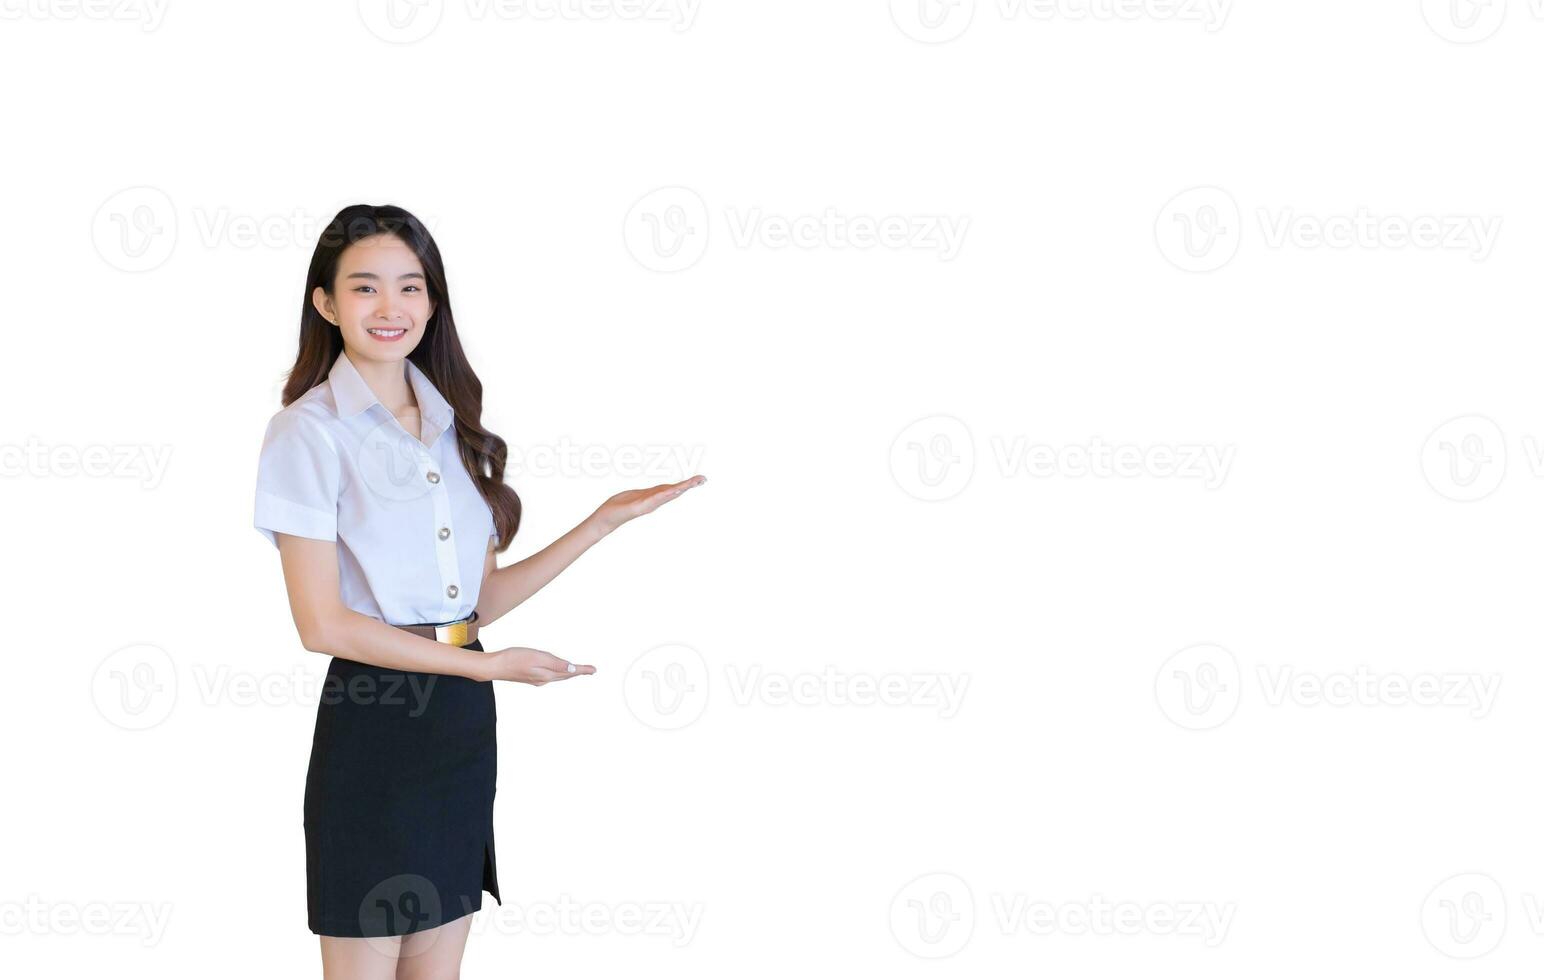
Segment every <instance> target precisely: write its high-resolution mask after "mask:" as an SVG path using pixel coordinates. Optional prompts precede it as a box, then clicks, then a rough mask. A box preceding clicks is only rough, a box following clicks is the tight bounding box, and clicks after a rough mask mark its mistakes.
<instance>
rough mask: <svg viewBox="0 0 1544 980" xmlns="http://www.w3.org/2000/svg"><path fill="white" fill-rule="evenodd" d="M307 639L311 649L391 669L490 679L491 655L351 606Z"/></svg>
mask: <svg viewBox="0 0 1544 980" xmlns="http://www.w3.org/2000/svg"><path fill="white" fill-rule="evenodd" d="M479 625H481V624H480V623H479ZM307 639H308V640H309V642H308V643H306V649H308V650H312V651H315V652H316V653H330V654H332V655H333V656H335V657H342V658H343V659H345V660H354V661H357V662H359V663H362V664H373V665H375V666H377V667H385V668H387V669H389V670H409V671H421V672H423V673H429V674H454V675H457V676H460V677H470V678H471V679H473V680H477V681H485V680H488V679H489V676H488V670H489V664H488V654H486V653H482V652H479V651H477V650H465V649H462V648H461V647H458V646H452V645H451V644H449V643H441V642H440V641H439V640H431V639H429V638H428V637H426V636H419V635H417V634H416V633H409V632H408V631H407V630H403V629H398V628H397V627H395V626H392V625H390V624H388V623H383V622H381V621H380V620H378V619H375V618H373V617H371V616H366V615H363V614H362V613H357V612H355V611H354V610H352V609H341V610H339V611H337V612H335V613H333V614H332V615H331V616H329V617H328V621H327V623H326V624H325V625H323V626H322V627H321V628H320V629H319V630H318V635H314V636H311V637H307Z"/></svg>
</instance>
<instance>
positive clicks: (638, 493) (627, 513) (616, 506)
mask: <svg viewBox="0 0 1544 980" xmlns="http://www.w3.org/2000/svg"><path fill="white" fill-rule="evenodd" d="M707 482H708V478H707V477H705V476H703V475H702V474H700V473H699V474H697V475H696V476H690V477H687V478H686V479H684V480H682V481H681V482H680V483H661V484H660V485H659V486H657V487H649V488H648V489H645V490H623V491H622V492H621V493H619V494H617V495H616V496H614V497H612V498H611V499H609V500H607V501H606V502H605V503H603V504H601V505H600V507H599V508H597V509H596V511H595V519H596V520H597V521H599V522H600V524H601V526H602V527H604V528H605V529H606V530H607V531H614V530H616V529H617V528H619V527H621V526H622V525H623V524H626V523H627V522H628V521H630V520H632V519H633V518H635V517H642V516H643V515H644V514H647V513H649V512H650V511H652V510H654V509H655V508H657V507H658V506H659V505H660V504H663V503H664V502H665V501H667V500H674V499H675V498H677V497H679V496H680V495H681V494H683V493H685V492H686V491H688V490H690V489H691V488H692V487H700V486H702V485H703V484H704V483H707Z"/></svg>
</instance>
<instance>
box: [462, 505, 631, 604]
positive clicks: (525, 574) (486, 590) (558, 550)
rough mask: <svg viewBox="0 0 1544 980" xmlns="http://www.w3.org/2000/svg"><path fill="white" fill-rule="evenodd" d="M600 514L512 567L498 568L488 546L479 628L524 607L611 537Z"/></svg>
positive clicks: (480, 594) (585, 520) (478, 600)
mask: <svg viewBox="0 0 1544 980" xmlns="http://www.w3.org/2000/svg"><path fill="white" fill-rule="evenodd" d="M598 513H599V512H597V513H596V514H591V515H590V516H589V517H586V518H585V519H584V520H583V521H581V522H580V523H579V524H578V525H577V526H576V527H574V528H573V529H572V530H570V531H569V532H568V533H567V534H564V535H563V536H562V537H561V538H558V539H557V540H556V541H554V542H552V543H551V544H549V545H547V547H545V548H543V549H542V550H540V551H538V552H537V553H536V554H534V555H531V556H530V557H529V558H522V559H521V560H520V561H517V562H515V563H514V564H511V565H505V566H504V567H503V568H499V567H498V562H497V561H496V560H495V558H494V553H493V546H492V545H491V544H490V545H489V546H488V559H487V566H489V567H488V568H486V569H485V571H486V574H485V575H484V576H483V585H482V592H480V593H479V594H478V597H477V627H478V629H481V628H482V627H484V626H487V625H488V624H489V623H491V622H493V621H494V620H496V619H498V618H499V617H500V616H502V615H504V614H505V613H507V612H509V611H510V610H511V609H513V608H515V607H516V606H518V605H520V603H522V602H524V601H525V600H527V599H529V598H530V597H531V596H533V595H535V594H536V593H537V592H540V591H541V589H542V587H543V586H545V585H546V584H547V583H548V582H551V581H552V580H553V579H555V578H557V577H558V573H559V572H561V571H562V570H563V569H565V568H567V567H568V566H569V565H572V564H573V563H574V559H575V558H578V557H579V556H580V555H582V554H584V553H585V552H586V551H588V550H589V549H590V546H591V545H593V544H594V543H595V542H597V541H599V540H600V539H601V538H604V537H605V536H606V535H607V534H608V533H610V532H608V531H607V530H606V528H605V527H604V526H603V525H601V524H600V521H599V518H598V517H597V514H598Z"/></svg>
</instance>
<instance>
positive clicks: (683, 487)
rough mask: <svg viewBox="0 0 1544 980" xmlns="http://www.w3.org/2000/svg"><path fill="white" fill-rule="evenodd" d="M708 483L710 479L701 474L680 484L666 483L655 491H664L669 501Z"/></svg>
mask: <svg viewBox="0 0 1544 980" xmlns="http://www.w3.org/2000/svg"><path fill="white" fill-rule="evenodd" d="M707 482H708V478H707V477H705V476H703V475H701V474H700V473H699V474H698V475H697V476H690V477H687V478H686V479H684V480H682V481H681V482H680V483H665V484H661V485H660V486H658V487H655V488H654V489H655V490H658V491H662V492H663V493H664V497H665V499H666V500H669V499H670V498H672V497H679V496H680V495H681V494H683V493H685V492H686V491H688V490H690V489H691V488H692V487H700V486H702V485H703V484H704V483H707Z"/></svg>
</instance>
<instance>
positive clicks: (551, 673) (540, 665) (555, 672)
mask: <svg viewBox="0 0 1544 980" xmlns="http://www.w3.org/2000/svg"><path fill="white" fill-rule="evenodd" d="M593 673H595V668H594V667H593V666H591V665H590V664H575V663H569V662H568V661H567V660H564V659H563V658H561V657H554V656H553V655H552V654H550V653H545V652H543V653H542V655H541V656H540V657H538V658H536V662H535V663H533V664H531V675H532V676H533V677H534V678H536V679H537V680H540V681H541V682H542V683H544V684H545V683H546V682H548V681H566V680H568V679H569V678H570V677H578V676H579V675H580V674H593Z"/></svg>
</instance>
